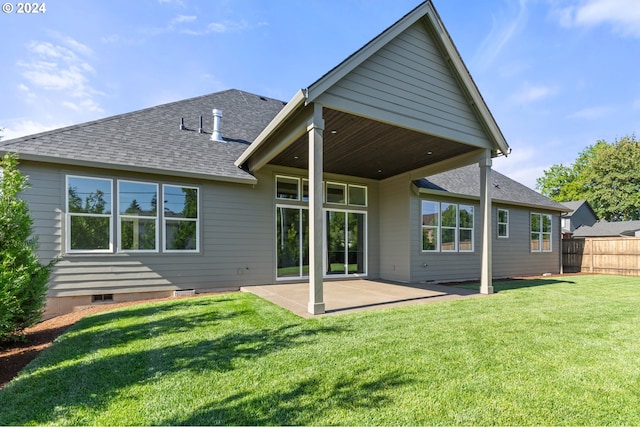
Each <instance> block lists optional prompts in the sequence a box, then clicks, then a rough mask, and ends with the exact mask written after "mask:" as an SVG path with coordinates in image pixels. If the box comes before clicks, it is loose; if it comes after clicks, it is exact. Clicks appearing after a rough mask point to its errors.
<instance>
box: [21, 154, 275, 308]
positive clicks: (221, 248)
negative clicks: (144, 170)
mask: <svg viewBox="0 0 640 427" xmlns="http://www.w3.org/2000/svg"><path fill="white" fill-rule="evenodd" d="M21 169H22V170H23V171H24V172H25V173H27V174H28V175H29V177H30V184H31V185H32V187H31V188H29V189H28V190H27V191H25V194H24V196H23V197H24V199H25V200H27V201H28V202H29V205H30V208H31V213H32V216H33V218H34V232H35V234H36V235H37V236H38V238H39V241H40V242H41V244H40V252H39V254H40V257H41V258H42V259H43V260H46V259H50V258H54V257H58V259H59V261H58V263H57V264H56V266H55V269H54V272H53V274H52V277H51V280H50V286H49V296H73V295H91V294H103V293H126V292H152V291H161V290H162V291H166V290H176V289H203V290H204V289H206V290H215V289H217V288H220V289H228V288H236V287H238V286H242V285H248V284H268V283H272V282H273V281H272V277H273V275H274V264H273V262H272V257H271V252H272V250H271V244H272V241H273V233H274V231H273V223H274V219H273V218H274V213H273V210H272V209H270V208H269V206H272V205H273V199H272V194H273V193H272V187H271V185H270V184H269V182H268V181H269V179H265V180H262V181H263V182H264V185H256V186H251V185H243V184H231V183H223V182H214V181H197V180H190V179H180V178H178V179H176V178H169V177H163V176H157V175H147V174H133V173H123V172H120V171H109V170H98V169H86V168H65V169H64V170H61V169H59V168H56V167H53V166H48V165H46V164H35V163H29V162H25V164H24V165H21ZM67 174H73V175H80V176H97V177H104V178H111V179H114V180H115V179H116V178H117V179H130V180H139V181H148V182H153V183H159V184H174V185H188V186H197V187H198V188H200V239H201V240H200V245H201V247H200V249H201V250H200V253H184V254H173V253H171V254H170V253H162V252H160V253H140V254H136V253H114V254H65V253H64V251H65V249H64V248H65V231H64V230H65V220H64V217H65V214H64V210H65V191H66V190H65V176H66V175H67ZM115 222H116V216H114V230H113V233H114V246H115ZM159 226H160V227H162V224H161V223H160V224H159Z"/></svg>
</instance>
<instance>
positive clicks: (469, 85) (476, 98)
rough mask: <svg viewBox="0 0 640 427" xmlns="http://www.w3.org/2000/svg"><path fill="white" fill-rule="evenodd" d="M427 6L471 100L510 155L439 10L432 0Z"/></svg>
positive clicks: (491, 132)
mask: <svg viewBox="0 0 640 427" xmlns="http://www.w3.org/2000/svg"><path fill="white" fill-rule="evenodd" d="M425 7H426V8H427V9H428V10H429V13H427V14H426V15H425V17H426V18H427V19H428V20H429V22H430V23H431V25H432V26H433V28H434V29H435V30H436V32H437V34H438V36H439V37H440V40H441V42H442V46H443V47H444V49H445V51H446V52H447V55H448V57H449V58H448V59H449V60H450V61H451V64H452V65H453V67H454V68H455V70H456V72H457V74H458V76H459V77H460V79H461V81H462V83H463V85H464V86H465V87H466V89H467V92H468V93H469V96H470V97H471V101H472V102H473V104H474V105H475V107H476V108H477V110H478V112H479V113H480V116H481V117H482V120H483V121H484V122H485V124H486V126H487V129H488V130H489V132H490V134H491V136H492V138H493V140H494V141H495V143H496V144H497V146H498V148H499V149H500V152H501V153H502V154H503V155H505V156H507V155H509V154H510V153H511V149H510V148H509V144H507V141H506V140H505V138H504V135H503V134H502V131H501V130H500V128H499V127H498V124H497V123H496V121H495V119H494V118H493V115H492V114H491V111H490V110H489V107H488V106H487V104H486V103H485V102H484V99H483V98H482V95H481V94H480V91H479V90H478V87H477V86H476V84H475V82H474V81H473V78H472V77H471V74H470V73H469V70H468V69H467V66H466V65H465V64H464V62H463V60H462V58H461V57H460V53H459V52H458V49H457V48H456V47H455V44H454V43H453V40H452V39H451V37H450V36H449V33H448V32H447V30H446V28H445V26H444V24H443V23H442V21H441V19H440V16H439V15H438V13H437V11H436V10H435V8H434V7H433V5H432V4H431V2H427V3H426V4H425Z"/></svg>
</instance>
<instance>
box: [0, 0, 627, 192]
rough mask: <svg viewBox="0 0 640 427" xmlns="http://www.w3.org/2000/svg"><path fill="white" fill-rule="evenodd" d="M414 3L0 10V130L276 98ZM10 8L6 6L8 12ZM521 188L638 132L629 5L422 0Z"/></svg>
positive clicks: (238, 0) (100, 4)
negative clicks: (239, 94)
mask: <svg viewBox="0 0 640 427" xmlns="http://www.w3.org/2000/svg"><path fill="white" fill-rule="evenodd" d="M419 3H420V1H419V0H393V1H382V0H136V1H131V0H83V1H69V0H49V1H47V2H46V3H45V4H46V12H44V13H39V14H28V15H27V14H17V13H16V12H15V10H14V12H12V13H1V14H0V40H2V43H1V45H0V46H1V47H0V58H1V61H2V73H1V76H2V78H0V96H1V98H0V99H1V101H0V127H3V128H4V132H3V135H4V138H5V139H6V138H13V137H17V136H22V135H27V134H32V133H36V132H39V131H43V130H48V129H52V128H57V127H61V126H66V125H70V124H75V123H82V122H85V121H89V120H94V119H98V118H101V117H107V116H111V115H114V114H120V113H126V112H129V111H134V110H137V109H141V108H146V107H151V106H154V105H158V104H162V103H166V102H171V101H176V100H180V99H185V98H190V97H194V96H199V95H204V94H207V93H212V92H216V91H219V90H224V89H229V88H236V89H242V90H246V91H249V92H254V93H257V94H260V95H263V96H269V97H273V98H277V99H281V100H284V101H288V100H289V99H290V98H291V97H292V96H293V95H294V94H295V92H296V91H297V90H298V89H300V88H303V87H307V86H309V85H310V84H311V83H313V82H314V81H315V80H316V79H317V78H319V77H320V76H322V75H323V74H324V73H325V72H327V71H328V70H330V69H331V68H332V67H334V66H335V65H337V64H338V63H339V62H340V61H342V60H343V59H344V58H346V57H347V56H348V55H350V54H351V53H353V52H354V51H355V50H357V49H359V48H360V47H362V45H364V44H365V43H366V42H368V41H369V40H371V39H372V38H373V37H375V36H376V35H378V34H379V33H380V32H382V31H383V30H384V29H385V28H387V27H388V26H390V25H392V24H393V23H394V22H395V21H396V20H398V19H399V18H401V17H402V16H403V15H404V14H406V13H407V12H409V11H410V10H411V9H413V8H414V7H415V6H417V5H418V4H419ZM11 4H13V5H16V3H11ZM434 4H435V6H436V9H437V10H438V12H439V13H440V16H441V18H442V21H443V22H444V24H445V26H446V27H447V29H448V31H449V33H450V35H451V37H452V39H453V41H454V43H455V44H456V46H457V48H458V50H459V51H460V54H461V56H462V58H463V60H464V61H465V63H466V65H467V67H468V68H469V70H470V72H471V75H472V76H473V78H474V80H475V81H476V84H477V85H478V87H479V89H480V92H481V93H482V95H483V96H484V99H485V101H486V102H487V104H488V106H489V108H490V110H491V111H492V113H493V115H494V116H495V118H496V121H497V122H498V124H499V126H500V128H501V129H502V132H503V133H504V135H505V137H506V138H507V141H508V142H509V144H510V146H511V147H512V149H513V153H512V155H511V156H509V157H508V158H506V159H505V158H500V159H496V160H495V161H494V166H495V168H496V170H498V171H500V172H502V173H504V174H506V175H508V176H510V177H511V178H513V179H516V180H517V181H520V182H522V183H523V184H525V185H528V186H530V187H532V188H533V187H534V186H535V180H536V178H537V177H540V176H542V173H543V170H544V169H545V168H548V167H549V166H551V165H552V164H555V163H564V164H570V163H571V162H573V160H574V159H575V158H576V156H577V154H578V153H579V152H580V151H581V150H583V149H584V148H585V147H587V146H588V145H591V144H593V143H595V142H596V141H597V140H600V139H605V140H607V141H609V142H612V141H614V140H615V139H617V138H621V137H623V136H625V135H628V134H632V133H635V134H640V78H638V72H639V69H640V1H638V0H482V1H477V0H434Z"/></svg>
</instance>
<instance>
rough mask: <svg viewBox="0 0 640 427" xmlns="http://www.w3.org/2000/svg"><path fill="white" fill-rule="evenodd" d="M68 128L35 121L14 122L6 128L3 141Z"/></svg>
mask: <svg viewBox="0 0 640 427" xmlns="http://www.w3.org/2000/svg"><path fill="white" fill-rule="evenodd" d="M64 126H67V124H65V123H38V122H34V121H33V120H13V121H11V122H10V123H9V124H7V126H6V127H5V128H4V130H3V131H2V133H0V135H2V140H3V141H6V140H9V139H13V138H20V137H21V136H27V135H33V134H35V133H40V132H46V131H48V130H53V129H58V128H61V127H64Z"/></svg>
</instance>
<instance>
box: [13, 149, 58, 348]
mask: <svg viewBox="0 0 640 427" xmlns="http://www.w3.org/2000/svg"><path fill="white" fill-rule="evenodd" d="M17 166H18V157H17V155H15V154H10V153H7V154H5V155H4V157H3V158H2V159H1V160H0V342H3V341H8V340H10V339H15V338H17V337H18V336H19V334H20V333H21V332H22V331H23V330H24V329H25V328H27V327H29V326H31V325H33V324H35V323H36V322H38V321H39V320H40V319H41V317H42V312H43V310H44V306H45V302H46V291H47V282H48V281H49V275H50V273H51V269H52V267H53V263H54V261H51V262H50V263H48V264H46V265H42V264H40V262H39V260H38V256H37V255H36V251H37V248H38V243H37V240H36V238H33V237H30V236H31V233H32V226H33V219H32V218H31V215H30V214H29V207H28V205H27V202H25V201H24V200H22V199H20V198H19V197H18V194H19V193H20V192H22V191H23V190H24V189H26V188H27V187H28V185H27V178H26V177H25V176H24V175H22V173H21V172H20V171H19V170H18V168H17Z"/></svg>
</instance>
